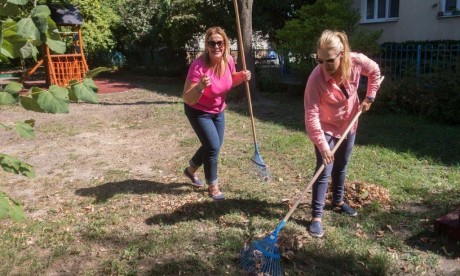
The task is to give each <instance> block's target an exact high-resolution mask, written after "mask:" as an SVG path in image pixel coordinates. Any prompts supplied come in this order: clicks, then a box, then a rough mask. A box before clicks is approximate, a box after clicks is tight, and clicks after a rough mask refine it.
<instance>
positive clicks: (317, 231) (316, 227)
mask: <svg viewBox="0 0 460 276" xmlns="http://www.w3.org/2000/svg"><path fill="white" fill-rule="evenodd" d="M308 232H309V233H310V235H312V236H313V237H316V238H321V237H322V236H323V235H324V231H323V226H321V221H312V222H311V224H310V227H309V228H308Z"/></svg>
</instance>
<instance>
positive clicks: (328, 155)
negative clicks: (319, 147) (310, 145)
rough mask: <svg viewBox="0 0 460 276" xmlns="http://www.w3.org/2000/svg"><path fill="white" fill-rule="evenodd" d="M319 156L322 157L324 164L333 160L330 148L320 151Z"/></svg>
mask: <svg viewBox="0 0 460 276" xmlns="http://www.w3.org/2000/svg"><path fill="white" fill-rule="evenodd" d="M321 156H322V157H323V163H324V165H325V166H326V165H327V164H330V163H332V162H334V154H332V151H331V150H325V151H322V152H321Z"/></svg>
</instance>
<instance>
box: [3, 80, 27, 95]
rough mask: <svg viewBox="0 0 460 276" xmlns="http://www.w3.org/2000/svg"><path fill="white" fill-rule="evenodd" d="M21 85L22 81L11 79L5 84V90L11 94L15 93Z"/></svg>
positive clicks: (19, 89)
mask: <svg viewBox="0 0 460 276" xmlns="http://www.w3.org/2000/svg"><path fill="white" fill-rule="evenodd" d="M23 87H24V86H23V85H22V83H19V82H15V81H12V82H9V83H8V84H7V85H6V87H5V92H8V93H10V94H12V95H16V94H18V93H19V92H20V91H21V90H22V88H23Z"/></svg>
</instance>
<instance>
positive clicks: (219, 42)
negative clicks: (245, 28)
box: [206, 34, 225, 60]
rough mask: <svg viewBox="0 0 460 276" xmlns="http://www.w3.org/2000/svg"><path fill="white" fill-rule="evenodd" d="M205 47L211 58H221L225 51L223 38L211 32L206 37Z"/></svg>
mask: <svg viewBox="0 0 460 276" xmlns="http://www.w3.org/2000/svg"><path fill="white" fill-rule="evenodd" d="M206 48H207V50H208V51H207V52H208V55H209V58H210V59H211V60H217V59H219V58H222V56H223V55H224V51H225V40H224V38H223V37H222V36H221V35H220V34H213V35H211V36H209V37H208V40H207V41H206Z"/></svg>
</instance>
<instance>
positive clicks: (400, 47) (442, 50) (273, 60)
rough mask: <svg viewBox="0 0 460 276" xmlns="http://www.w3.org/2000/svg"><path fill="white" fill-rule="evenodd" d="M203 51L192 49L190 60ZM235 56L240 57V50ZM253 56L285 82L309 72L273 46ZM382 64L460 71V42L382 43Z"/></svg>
mask: <svg viewBox="0 0 460 276" xmlns="http://www.w3.org/2000/svg"><path fill="white" fill-rule="evenodd" d="M200 53H201V52H199V51H189V52H188V58H189V62H190V61H191V60H193V59H194V58H196V57H197V55H198V54H200ZM231 55H232V56H233V57H234V58H235V60H236V59H237V56H238V51H236V50H232V51H231ZM253 56H254V60H255V63H256V66H257V67H258V68H259V69H262V70H264V71H267V72H269V74H271V75H273V76H276V75H277V76H278V78H280V79H281V80H282V81H283V82H284V81H286V82H304V81H305V78H306V77H305V76H304V75H305V73H304V74H302V75H301V78H299V76H298V75H299V74H296V72H294V71H295V70H294V71H293V70H292V69H291V66H290V64H289V59H286V58H283V57H282V56H280V55H279V54H278V53H275V52H273V51H272V50H270V49H254V50H253ZM373 59H374V60H375V61H376V62H377V63H378V64H379V65H380V68H381V70H382V74H384V75H386V76H391V77H392V78H393V79H402V78H403V77H404V76H414V77H419V76H421V75H427V74H434V73H460V42H458V41H455V42H453V43H438V44H429V43H426V44H406V43H399V44H396V43H395V44H387V45H382V46H381V51H380V55H379V56H376V57H373Z"/></svg>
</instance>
